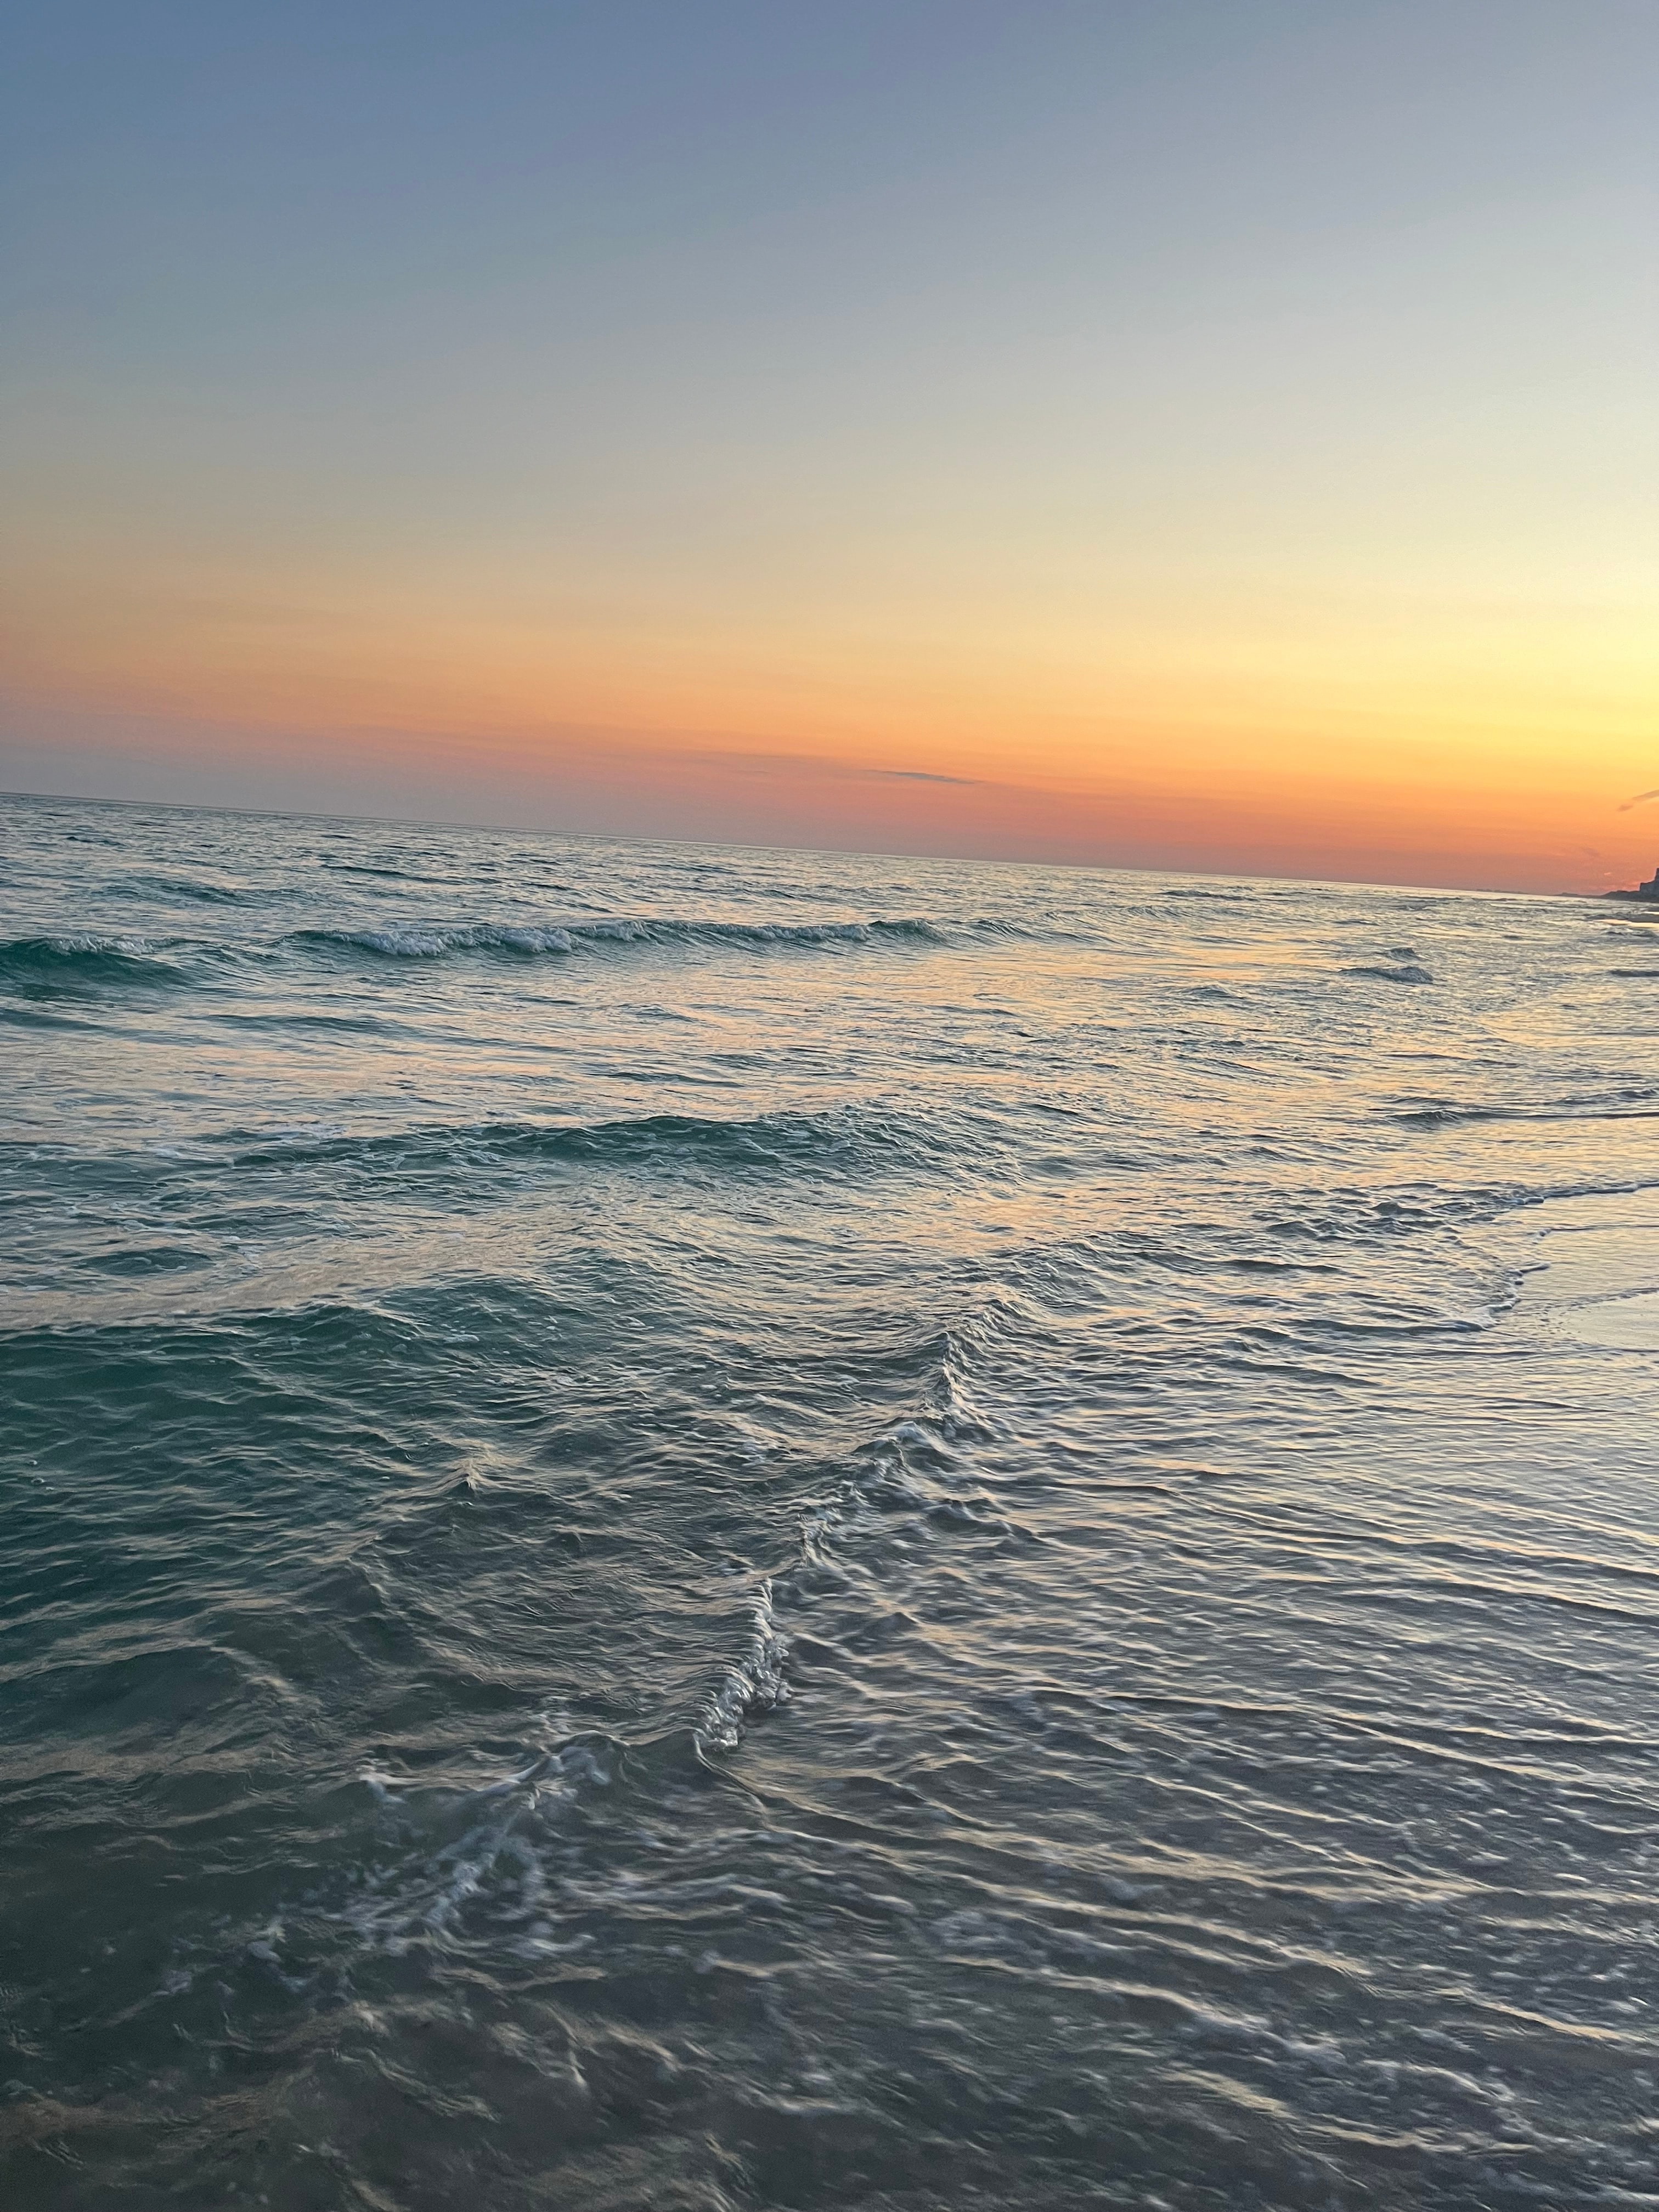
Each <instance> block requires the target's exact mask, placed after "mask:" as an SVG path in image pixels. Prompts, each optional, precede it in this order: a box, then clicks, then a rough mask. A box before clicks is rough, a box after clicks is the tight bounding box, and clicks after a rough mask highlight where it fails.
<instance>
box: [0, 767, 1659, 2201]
mask: <svg viewBox="0 0 1659 2212" xmlns="http://www.w3.org/2000/svg"><path fill="white" fill-rule="evenodd" d="M0 900H3V908H0V939H3V942H0V1051H3V1067H4V1082H3V1091H0V1103H3V1111H4V1130H3V1172H0V1223H3V1236H0V1322H3V1328H0V1455H3V1458H0V1484H3V1492H0V1494H3V1504H4V1519H3V1532H4V1540H3V1546H0V1838H3V1852H0V1855H3V1869H4V1879H3V1885H0V2201H3V2203H4V2204H5V2205H6V2207H7V2208H8V2212H46V2208H51V2212H101V2208H121V2212H127V2208H133V2212H138V2208H151V2207H155V2208H159V2207H161V2206H167V2207H168V2208H170V2212H171V2209H172V2208H186V2212H193V2208H202V2212H208V2208H212V2212H219V2208H222V2207H228V2206H241V2205H249V2206H271V2207H276V2208H282V2212H335V2208H339V2212H346V2208H354V2212H355V2209H356V2208H364V2209H365V2212H438V2208H449V2207H459V2208H464V2212H485V2208H488V2212H528V2208H532V2207H536V2208H559V2212H590V2208H592V2212H599V2208H605V2212H632V2209H633V2208H635V2207H645V2206H652V2207H657V2208H661V2212H728V2208H729V2212H739V2208H751V2207H753V2208H759V2207H798V2208H854V2207H859V2208H878V2207H879V2208H895V2212H896V2209H897V2208H916V2212H920V2208H923V2207H934V2206H937V2207H952V2208H960V2207H973V2206H984V2207H990V2206H999V2207H1000V2206H1012V2207H1018V2208H1036V2207H1046V2208H1056V2209H1057V2208H1062V2207H1064V2208H1070V2207H1082V2206H1096V2205H1098V2206H1103V2207H1104V2206H1111V2207H1118V2206H1121V2207H1136V2208H1143V2207H1144V2208H1153V2212H1158V2208H1162V2212H1200V2208H1204V2212H1222V2208H1225V2212H1237V2208H1268V2207H1286V2208H1289V2207H1297V2208H1301V2207H1307V2208H1321V2212H1323V2208H1330V2207H1338V2208H1346V2207H1358V2206H1370V2205H1382V2206H1396V2205H1397V2206H1401V2207H1408V2206H1409V2207H1413V2208H1460V2212H1461V2208H1489V2212H1510V2208H1515V2212H1521V2208H1528V2209H1529V2212H1538V2208H1571V2212H1577V2208H1583V2207H1589V2206H1600V2205H1608V2206H1626V2207H1628V2206H1636V2205H1653V2204H1656V2203H1659V2087H1656V2084H1659V1974H1656V1965H1659V1894H1656V1887H1659V1671H1656V1660H1659V1514H1656V1480H1659V1474H1656V1452H1655V1439H1656V1434H1659V1420H1656V1413H1659V1387H1656V1385H1659V1367H1656V1361H1655V1357H1654V1354H1655V1351H1656V1349H1659V1148H1656V1133H1659V1124H1656V1116H1659V941H1656V937H1655V933H1653V931H1652V930H1650V928H1649V927H1647V925H1646V924H1645V923H1644V919H1643V917H1642V916H1641V915H1640V914H1639V913H1634V912H1632V911H1631V910H1629V909H1620V908H1614V907H1611V906H1607V905H1604V904H1601V903H1598V902H1593V901H1589V900H1583V899H1578V900H1575V899H1565V898H1563V899H1547V898H1522V897H1499V896H1478V895H1474V894H1468V893H1457V892H1448V891H1414V890H1371V889H1356V888H1354V887H1352V886H1349V885H1340V884H1302V883H1273V882H1244V881H1240V882H1232V881H1229V880H1225V879H1213V878H1212V879H1206V878H1188V877H1176V876H1162V875H1152V874H1134V873H1118V872H1088V871H1084V870H1060V869H1047V868H1038V867H1025V866H988V865H978V864H973V865H969V864H965V863H957V862H948V861H941V860H905V859H893V858H865V857H850V856H846V855H842V854H822V853H783V852H763V851H750V850H742V849H738V848H699V847H693V846H689V845H673V844H666V843H650V844H647V843H626V842H604V841H599V840H588V839H574V838H563V837H557V836H527V835H519V834H515V833H513V832H510V831H497V830H482V829H434V828H419V827H404V826H398V825H392V824H387V823H363V822H339V821H319V820H304V819H297V818H273V817H249V816H238V815H235V814H228V813H219V812H197V811H185V810H172V809H162V808H144V807H131V806H113V805H93V804H82V803H80V802H70V801H67V800H53V799H6V800H4V801H3V802H0Z"/></svg>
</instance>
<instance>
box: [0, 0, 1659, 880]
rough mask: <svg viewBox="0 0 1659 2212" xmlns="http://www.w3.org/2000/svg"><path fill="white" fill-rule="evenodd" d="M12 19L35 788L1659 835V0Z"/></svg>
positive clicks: (1276, 829) (1398, 873)
mask: <svg viewBox="0 0 1659 2212" xmlns="http://www.w3.org/2000/svg"><path fill="white" fill-rule="evenodd" d="M6 48H7V51H6V58H5V64H4V67H3V69H0V146H3V154H0V161H3V179H0V200H3V208H4V216H3V225H4V228H3V243H0V264H3V269H0V274H3V298H0V312H3V316H4V321H5V327H6V329H7V331H8V333H9V339H8V343H7V346H6V348H5V351H4V362H3V369H0V469H3V480H0V536H3V544H0V562H3V572H0V588H3V598H4V605H5V639H4V671H3V691H0V708H3V714H0V787H7V788H12V789H24V790H40V791H53V792H64V793H76V794H80V793H86V794H90V795H101V796H107V797H112V798H136V799H176V800H183V801H186V802H191V803H198V804H206V805H252V806H263V807H275V808H280V809H284V810H292V811H340V812H352V813H363V814H371V815H383V816H388V817H401V818H422V819H434V820H455V821H471V822H496V823H507V824H510V825H513V826H518V827H523V828H527V829H553V830H578V831H585V832H599V833H606V834H620V835H648V836H688V837H708V838H719V839H722V840H730V841H735V842H757V843H781V844H795V845H807V846H817V847H836V848H852V849H860V850H871V851H896V852H917V853H951V854H967V855H984V856H987V857H994V856H1000V857H1009V858H1017V859H1019V858H1024V859H1036V860H1055V861H1074V862H1081V863H1091V864H1096V863H1098V864H1107V865H1125V866H1151V867H1179V868H1191V869H1214V870H1220V871H1224V872H1239V873H1242V872H1250V873H1256V874H1276V875H1277V874H1283V875H1303V876H1314V877H1320V878H1358V879H1360V880H1365V881H1374V882H1405V883H1422V884H1470V885H1475V886H1486V887H1491V888H1512V889H1522V890H1594V889H1599V888H1602V887H1604V886H1606V885H1607V884H1616V883H1628V882H1633V881H1634V880H1635V879H1636V878H1638V876H1646V875H1647V874H1649V873H1650V872H1652V870H1653V869H1654V867H1655V866H1656V863H1659V795H1656V787H1659V705H1656V693H1659V685H1656V676H1659V621H1656V619H1655V605H1654V603H1655V597H1656V590H1655V587H1656V582H1659V391H1656V361H1659V258H1656V254H1655V250H1654V240H1655V238H1656V236H1659V150H1656V149H1659V131H1656V129H1655V114H1656V86H1659V6H1656V5H1655V4H1654V0H1573V4H1571V6H1568V5H1565V4H1563V0H1018V4H1015V0H996V4H987V0H787V4H786V3H785V0H740V4H734V0H586V3H585V4H582V5H580V6H572V5H562V4H558V0H540V4H536V5H518V4H506V0H469V4H467V5H466V6H465V7H462V6H460V5H458V4H456V5H437V4H432V0H398V4H396V5H395V6H394V5H392V4H388V0H353V4H352V5H351V6H349V7H347V8H342V7H340V6H339V5H337V0H333V4H330V5H327V6H322V5H314V4H312V0H285V4H284V5H283V7H282V8H280V9H277V8H271V9H255V8H249V7H236V6H229V7H227V6H226V5H225V4H224V0H203V4H186V0H173V4H156V0H118V4H116V3H113V0H53V3H52V5H50V6H48V5H46V4H44V0H34V4H33V5H31V6H26V7H25V8H23V9H21V10H19V11H16V12H15V14H14V15H13V18H12V20H11V26H10V28H9V31H8V33H7V34H6ZM1638 793H1646V794H1647V796H1646V797H1644V798H1642V799H1639V800H1637V794H1638ZM1633 800H1636V801H1637V803H1635V804H1631V803H1630V802H1632V801H1633Z"/></svg>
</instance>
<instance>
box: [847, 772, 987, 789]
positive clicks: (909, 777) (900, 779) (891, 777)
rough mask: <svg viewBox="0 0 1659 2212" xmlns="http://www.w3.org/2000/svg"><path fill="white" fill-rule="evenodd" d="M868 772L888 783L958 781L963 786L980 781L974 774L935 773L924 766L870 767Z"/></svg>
mask: <svg viewBox="0 0 1659 2212" xmlns="http://www.w3.org/2000/svg"><path fill="white" fill-rule="evenodd" d="M869 773H870V774H871V775H878V776H881V777H882V778H884V780H885V781H887V782H889V783H959V784H962V785H963V786H964V787H967V786H969V785H971V784H975V783H978V782H979V781H980V778H979V777H978V776H976V775H934V774H933V771H932V769H925V768H872V769H871V770H870V771H869Z"/></svg>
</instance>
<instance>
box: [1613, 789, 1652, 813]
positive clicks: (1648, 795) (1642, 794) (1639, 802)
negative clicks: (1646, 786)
mask: <svg viewBox="0 0 1659 2212" xmlns="http://www.w3.org/2000/svg"><path fill="white" fill-rule="evenodd" d="M1649 799H1659V785H1656V787H1654V789H1653V790H1651V791H1638V793H1637V794H1636V796H1635V798H1634V799H1626V801H1625V803H1624V805H1622V806H1621V807H1620V810H1619V811H1620V813H1621V814H1628V813H1629V812H1630V811H1631V809H1632V806H1645V805H1647V803H1648V801H1649Z"/></svg>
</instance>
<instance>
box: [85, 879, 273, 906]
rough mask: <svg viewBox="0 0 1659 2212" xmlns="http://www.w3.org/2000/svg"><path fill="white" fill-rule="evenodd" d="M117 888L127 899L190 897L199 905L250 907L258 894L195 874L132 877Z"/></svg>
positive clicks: (115, 888) (117, 885) (116, 885)
mask: <svg viewBox="0 0 1659 2212" xmlns="http://www.w3.org/2000/svg"><path fill="white" fill-rule="evenodd" d="M113 889H114V890H116V891H117V892H118V893H119V894H120V895H121V896H123V897H126V898H165V899H189V900H191V901H192V902H195V903H196V904H197V905H198V906H247V905H250V904H252V902H253V900H254V894H253V893H252V892H249V891H246V890H241V889H240V888H239V887H238V886H237V885H236V884H216V883H208V882H204V881H203V880H202V879H201V878H199V877H193V876H129V877H128V878H126V880H125V882H122V883H118V884H115V885H114V886H113Z"/></svg>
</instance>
